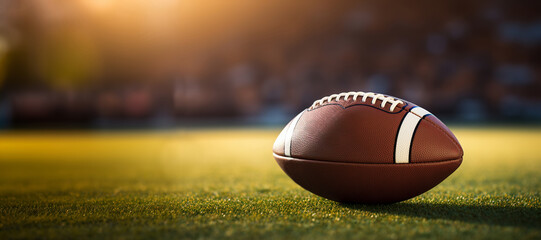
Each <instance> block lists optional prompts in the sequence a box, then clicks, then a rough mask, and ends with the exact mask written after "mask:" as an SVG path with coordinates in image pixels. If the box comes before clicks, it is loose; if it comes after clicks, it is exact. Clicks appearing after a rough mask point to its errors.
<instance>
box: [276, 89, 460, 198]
mask: <svg viewBox="0 0 541 240" xmlns="http://www.w3.org/2000/svg"><path fill="white" fill-rule="evenodd" d="M371 102H372V99H371V98H369V99H368V100H367V101H366V102H361V101H360V98H358V99H357V101H352V99H349V100H348V101H345V100H339V101H331V102H330V103H329V102H327V103H324V104H321V105H317V106H315V107H313V108H312V107H311V108H309V109H307V110H306V111H305V112H304V113H303V114H302V116H301V117H300V118H299V121H298V122H297V125H296V127H295V129H294V131H293V135H292V138H291V157H286V156H284V132H286V131H287V129H288V128H289V127H290V126H291V122H290V123H289V124H288V125H287V126H286V127H285V128H284V130H283V131H282V133H281V134H280V136H278V139H277V140H276V142H275V144H274V146H273V152H274V158H275V159H276V161H277V162H278V164H279V165H280V167H281V168H282V169H283V170H284V172H286V174H287V175H289V176H290V177H291V179H293V180H294V181H295V182H296V183H298V184H299V185H300V186H302V187H303V188H305V189H307V190H308V191H310V192H313V193H315V194H317V195H320V196H323V197H325V198H328V199H331V200H335V201H339V202H349V203H392V202H398V201H402V200H406V199H409V198H411V197H414V196H417V195H419V194H421V193H423V192H426V191H428V190H429V189H431V188H432V187H434V186H436V185H437V184H439V183H440V182H441V181H443V180H444V179H445V178H446V177H448V176H449V175H450V174H451V173H453V172H454V171H455V170H456V169H457V168H458V167H459V166H460V164H461V163H462V158H463V154H464V153H463V150H462V148H461V146H460V144H459V142H458V140H457V139H456V137H455V136H454V135H453V133H452V132H451V131H450V130H449V129H448V128H447V127H446V126H445V124H443V123H442V122H441V121H440V120H439V119H438V118H436V117H435V116H433V115H427V116H425V117H424V118H422V119H421V120H420V121H419V123H418V125H417V127H416V128H415V131H414V133H413V137H412V139H411V145H410V148H411V149H410V151H409V154H410V155H409V163H395V156H394V155H395V148H396V146H395V144H396V143H395V142H396V139H397V134H398V131H399V128H400V125H401V122H402V120H403V119H404V116H405V115H406V114H407V113H408V112H410V111H411V109H412V108H413V107H416V106H415V104H412V103H410V102H407V101H403V102H404V103H403V104H399V105H398V106H397V107H396V108H395V109H394V110H393V111H391V110H390V109H389V108H390V105H391V104H389V103H387V104H386V106H384V107H381V100H377V101H376V103H375V104H372V103H371Z"/></svg>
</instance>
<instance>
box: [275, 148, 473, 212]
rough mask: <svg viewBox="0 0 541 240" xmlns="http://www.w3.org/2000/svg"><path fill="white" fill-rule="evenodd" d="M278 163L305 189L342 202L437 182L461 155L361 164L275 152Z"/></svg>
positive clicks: (387, 196) (412, 191) (409, 192)
mask: <svg viewBox="0 0 541 240" xmlns="http://www.w3.org/2000/svg"><path fill="white" fill-rule="evenodd" d="M275 159H276V161H277V162H278V165H280V167H281V168H282V169H283V170H284V172H285V173H286V174H287V175H288V176H289V177H291V179H293V181H295V182H296V183H297V184H299V185H300V186H301V187H303V188H304V189H306V190H308V191H310V192H312V193H314V194H317V195H319V196H322V197H325V198H327V199H330V200H334V201H337V202H343V203H367V204H375V203H394V202H399V201H403V200H406V199H409V198H412V197H415V196H417V195H419V194H422V193H424V192H426V191H428V190H430V189H431V188H433V187H434V186H436V185H438V184H439V183H440V182H441V181H443V180H444V179H445V178H447V176H449V175H450V174H451V173H453V172H454V171H455V170H456V169H457V168H458V167H459V166H460V164H461V163H462V158H460V159H456V160H450V161H443V162H433V163H412V164H362V163H340V162H328V161H313V160H302V159H295V158H286V157H282V156H277V155H275Z"/></svg>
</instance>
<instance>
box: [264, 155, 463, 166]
mask: <svg viewBox="0 0 541 240" xmlns="http://www.w3.org/2000/svg"><path fill="white" fill-rule="evenodd" d="M272 154H273V155H275V156H278V157H281V158H288V159H291V160H300V161H313V162H329V163H344V164H372V165H389V166H391V165H396V166H407V165H416V164H431V163H442V162H451V161H458V160H462V157H459V158H450V159H444V160H438V161H429V162H415V163H412V162H410V163H407V164H396V163H363V162H344V161H333V160H317V159H304V158H296V157H293V156H291V157H288V156H282V155H278V154H276V153H274V152H273V153H272Z"/></svg>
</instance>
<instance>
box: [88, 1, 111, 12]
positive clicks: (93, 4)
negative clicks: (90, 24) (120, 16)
mask: <svg viewBox="0 0 541 240" xmlns="http://www.w3.org/2000/svg"><path fill="white" fill-rule="evenodd" d="M113 1H114V0H82V2H83V4H85V5H86V6H87V7H88V8H89V9H92V10H95V11H106V10H108V9H111V7H112V5H113Z"/></svg>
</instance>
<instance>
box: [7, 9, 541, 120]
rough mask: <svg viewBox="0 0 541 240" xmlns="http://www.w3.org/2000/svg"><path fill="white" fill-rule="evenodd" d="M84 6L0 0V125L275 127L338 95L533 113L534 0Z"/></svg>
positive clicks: (457, 113) (537, 106) (440, 109)
mask: <svg viewBox="0 0 541 240" xmlns="http://www.w3.org/2000/svg"><path fill="white" fill-rule="evenodd" d="M96 2H98V3H91V1H90V0H73V1H71V0H70V1H68V0H64V1H62V0H51V1H41V0H28V1H9V0H0V126H2V125H3V126H40V125H51V124H53V125H54V124H56V125H63V124H67V125H70V124H83V125H104V126H106V125H108V124H115V123H121V124H130V123H132V122H133V123H152V124H156V125H167V124H174V123H175V122H178V121H206V120H227V119H235V120H242V121H253V122H257V123H282V122H284V121H286V120H288V119H289V118H290V117H291V115H293V114H295V113H296V112H298V111H300V110H301V109H303V108H306V107H308V106H309V105H311V104H312V102H313V101H314V100H316V99H319V98H321V97H324V96H326V95H330V94H332V93H339V92H343V91H373V92H378V93H384V94H389V95H393V96H396V97H400V98H403V99H406V100H409V101H411V102H414V103H416V104H418V105H421V106H423V107H425V108H426V109H428V110H429V111H431V112H433V113H435V114H437V115H438V116H441V117H443V118H447V119H452V120H457V121H473V122H477V121H529V122H540V121H541V15H540V14H539V12H540V11H541V2H539V1H464V0H459V1H445V2H442V1H419V0H415V1H406V2H402V1H370V0H369V1H349V0H347V1H346V0H340V1H321V2H317V3H315V2H313V1H296V2H295V1H293V3H292V2H290V1H284V0H277V1H242V0H235V1H225V3H219V2H221V1H205V0H203V1H196V0H191V1H190V0H187V1H167V0H159V1H155V2H154V1H142V0H138V1H136V0H134V1H129V6H128V5H127V2H125V1H113V0H111V1H108V0H100V1H96ZM119 2H120V3H119ZM151 2H152V3H151Z"/></svg>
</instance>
